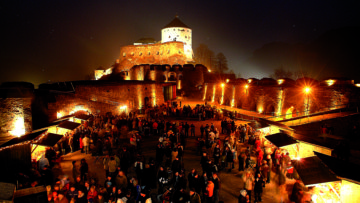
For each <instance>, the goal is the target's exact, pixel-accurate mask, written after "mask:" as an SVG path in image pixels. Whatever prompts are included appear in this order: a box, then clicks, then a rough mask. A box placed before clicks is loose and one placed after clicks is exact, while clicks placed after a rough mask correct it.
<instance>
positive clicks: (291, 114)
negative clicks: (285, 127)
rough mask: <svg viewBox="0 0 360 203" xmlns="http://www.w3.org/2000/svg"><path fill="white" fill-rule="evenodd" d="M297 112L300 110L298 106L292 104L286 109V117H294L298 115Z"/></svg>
mask: <svg viewBox="0 0 360 203" xmlns="http://www.w3.org/2000/svg"><path fill="white" fill-rule="evenodd" d="M297 114H298V111H297V110H296V108H294V107H293V106H292V107H290V108H289V109H288V110H287V111H286V115H285V118H286V119H290V118H294V117H297Z"/></svg>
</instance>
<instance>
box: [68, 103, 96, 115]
mask: <svg viewBox="0 0 360 203" xmlns="http://www.w3.org/2000/svg"><path fill="white" fill-rule="evenodd" d="M77 111H86V112H88V113H91V111H90V110H89V109H87V108H84V107H83V105H78V106H75V108H74V109H73V110H72V111H71V112H70V114H74V113H76V112H77Z"/></svg>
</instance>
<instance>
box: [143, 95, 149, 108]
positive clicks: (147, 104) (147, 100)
mask: <svg viewBox="0 0 360 203" xmlns="http://www.w3.org/2000/svg"><path fill="white" fill-rule="evenodd" d="M149 105H150V99H149V97H145V99H144V106H145V107H148V106H149Z"/></svg>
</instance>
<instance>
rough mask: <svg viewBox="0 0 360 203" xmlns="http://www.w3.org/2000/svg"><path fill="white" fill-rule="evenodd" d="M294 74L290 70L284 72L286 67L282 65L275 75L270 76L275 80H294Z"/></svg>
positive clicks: (275, 71)
mask: <svg viewBox="0 0 360 203" xmlns="http://www.w3.org/2000/svg"><path fill="white" fill-rule="evenodd" d="M293 75H294V74H293V73H292V72H291V71H289V70H287V71H286V70H284V67H283V66H282V65H281V66H280V67H279V68H276V69H275V70H274V73H273V74H271V75H270V77H271V78H274V79H275V80H277V79H281V78H292V77H293Z"/></svg>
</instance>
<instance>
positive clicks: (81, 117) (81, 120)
mask: <svg viewBox="0 0 360 203" xmlns="http://www.w3.org/2000/svg"><path fill="white" fill-rule="evenodd" d="M91 117H92V116H91V115H87V114H80V115H77V116H75V117H74V120H73V121H74V122H75V123H80V124H84V125H87V122H89V120H90V118H91Z"/></svg>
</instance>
